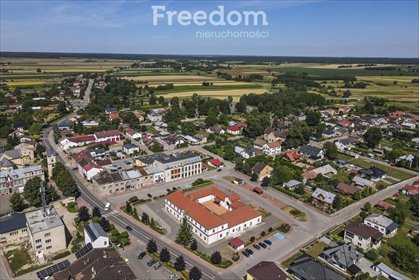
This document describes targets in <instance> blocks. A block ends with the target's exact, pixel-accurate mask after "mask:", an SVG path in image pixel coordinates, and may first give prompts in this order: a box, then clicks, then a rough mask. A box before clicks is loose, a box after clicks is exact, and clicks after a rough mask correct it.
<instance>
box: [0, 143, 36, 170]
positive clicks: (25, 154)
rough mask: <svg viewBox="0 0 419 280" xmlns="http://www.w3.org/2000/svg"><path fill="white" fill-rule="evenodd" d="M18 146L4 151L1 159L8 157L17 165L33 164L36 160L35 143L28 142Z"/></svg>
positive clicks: (0, 155)
mask: <svg viewBox="0 0 419 280" xmlns="http://www.w3.org/2000/svg"><path fill="white" fill-rule="evenodd" d="M22 144H24V143H22ZM16 147H17V148H16ZM16 147H15V149H14V150H8V151H5V152H4V153H1V154H0V161H1V160H3V159H8V160H10V161H12V162H13V163H14V164H16V165H17V166H26V165H30V164H33V162H34V160H35V147H34V146H33V145H28V144H25V145H18V146H16Z"/></svg>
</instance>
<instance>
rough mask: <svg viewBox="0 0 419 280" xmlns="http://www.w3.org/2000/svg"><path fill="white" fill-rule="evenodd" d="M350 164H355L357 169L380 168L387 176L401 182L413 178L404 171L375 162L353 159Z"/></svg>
mask: <svg viewBox="0 0 419 280" xmlns="http://www.w3.org/2000/svg"><path fill="white" fill-rule="evenodd" d="M350 162H351V163H352V164H355V165H357V166H359V167H362V168H369V167H370V166H376V167H378V168H381V169H382V170H384V171H385V172H386V173H387V175H388V176H391V177H394V178H397V179H399V180H402V181H403V180H406V179H409V178H411V177H413V175H412V174H410V173H407V172H405V171H402V170H398V169H396V168H392V167H390V166H388V165H384V164H380V163H376V162H369V161H366V160H364V159H362V158H355V159H352V160H351V161H350Z"/></svg>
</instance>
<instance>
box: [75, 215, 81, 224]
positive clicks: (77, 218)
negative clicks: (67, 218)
mask: <svg viewBox="0 0 419 280" xmlns="http://www.w3.org/2000/svg"><path fill="white" fill-rule="evenodd" d="M80 221H81V219H80V217H78V216H77V217H75V218H74V222H75V223H76V225H78V224H80Z"/></svg>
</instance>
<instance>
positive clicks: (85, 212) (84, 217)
mask: <svg viewBox="0 0 419 280" xmlns="http://www.w3.org/2000/svg"><path fill="white" fill-rule="evenodd" d="M79 217H80V220H81V221H88V220H90V214H89V208H87V207H86V206H82V207H80V209H79Z"/></svg>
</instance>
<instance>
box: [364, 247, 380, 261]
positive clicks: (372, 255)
mask: <svg viewBox="0 0 419 280" xmlns="http://www.w3.org/2000/svg"><path fill="white" fill-rule="evenodd" d="M365 257H366V258H367V259H369V260H371V261H375V260H377V258H378V257H379V254H378V252H377V250H374V249H370V250H368V251H367V252H366V253H365Z"/></svg>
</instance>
